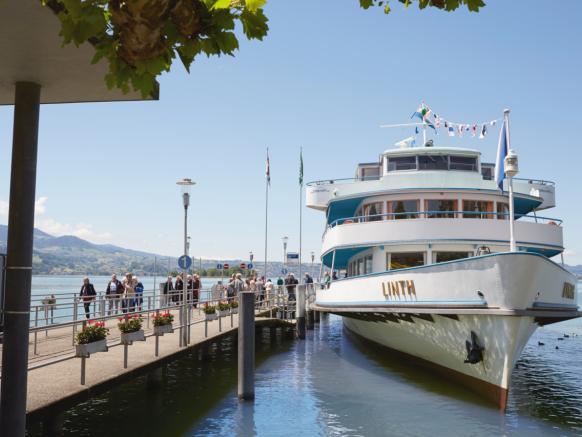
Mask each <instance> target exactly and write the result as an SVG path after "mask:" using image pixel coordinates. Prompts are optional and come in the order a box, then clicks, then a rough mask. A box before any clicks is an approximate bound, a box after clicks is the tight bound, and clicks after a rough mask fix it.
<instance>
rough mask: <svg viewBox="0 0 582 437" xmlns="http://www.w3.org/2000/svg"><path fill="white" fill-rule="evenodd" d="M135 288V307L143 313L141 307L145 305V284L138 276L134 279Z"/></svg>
mask: <svg viewBox="0 0 582 437" xmlns="http://www.w3.org/2000/svg"><path fill="white" fill-rule="evenodd" d="M133 287H134V290H135V306H136V307H137V310H138V311H141V306H142V304H143V284H142V283H141V282H140V280H139V279H138V278H137V276H134V277H133Z"/></svg>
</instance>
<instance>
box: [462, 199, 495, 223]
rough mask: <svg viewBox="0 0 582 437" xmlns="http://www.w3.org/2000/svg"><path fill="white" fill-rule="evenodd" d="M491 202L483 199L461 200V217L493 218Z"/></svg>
mask: <svg viewBox="0 0 582 437" xmlns="http://www.w3.org/2000/svg"><path fill="white" fill-rule="evenodd" d="M492 212H493V202H488V201H485V200H463V218H473V219H490V218H493V214H491V213H492Z"/></svg>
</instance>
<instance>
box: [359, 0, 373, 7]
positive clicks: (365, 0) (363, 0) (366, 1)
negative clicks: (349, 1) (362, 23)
mask: <svg viewBox="0 0 582 437" xmlns="http://www.w3.org/2000/svg"><path fill="white" fill-rule="evenodd" d="M360 6H361V7H362V8H363V9H369V8H371V7H372V6H374V0H360Z"/></svg>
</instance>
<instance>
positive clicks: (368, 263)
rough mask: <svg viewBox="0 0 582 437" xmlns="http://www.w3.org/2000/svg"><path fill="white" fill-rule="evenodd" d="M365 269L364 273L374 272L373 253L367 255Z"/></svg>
mask: <svg viewBox="0 0 582 437" xmlns="http://www.w3.org/2000/svg"><path fill="white" fill-rule="evenodd" d="M364 266H365V271H364V273H372V270H373V269H372V255H369V256H367V257H366V262H365V264H364Z"/></svg>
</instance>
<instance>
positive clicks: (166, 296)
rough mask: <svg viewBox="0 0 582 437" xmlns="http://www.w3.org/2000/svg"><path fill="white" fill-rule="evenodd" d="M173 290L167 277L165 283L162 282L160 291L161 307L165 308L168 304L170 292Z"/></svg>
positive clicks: (169, 278)
mask: <svg viewBox="0 0 582 437" xmlns="http://www.w3.org/2000/svg"><path fill="white" fill-rule="evenodd" d="M173 290H174V284H173V283H172V277H171V276H168V278H167V279H166V282H164V288H163V290H162V293H163V295H162V301H161V305H160V306H161V307H167V306H168V302H169V295H171V294H172V291H173Z"/></svg>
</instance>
